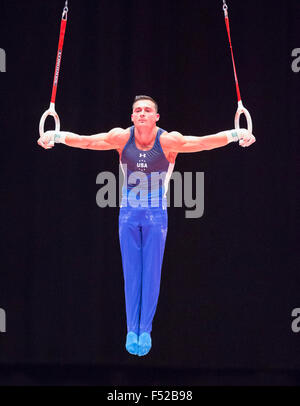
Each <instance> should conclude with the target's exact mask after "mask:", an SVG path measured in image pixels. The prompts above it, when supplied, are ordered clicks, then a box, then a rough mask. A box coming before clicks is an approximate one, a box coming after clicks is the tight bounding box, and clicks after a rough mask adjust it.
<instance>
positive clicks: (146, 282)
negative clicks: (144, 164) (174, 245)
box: [138, 208, 168, 356]
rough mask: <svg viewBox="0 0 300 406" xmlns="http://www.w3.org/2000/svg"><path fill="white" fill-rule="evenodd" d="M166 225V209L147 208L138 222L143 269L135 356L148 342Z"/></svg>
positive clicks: (147, 350)
mask: <svg viewBox="0 0 300 406" xmlns="http://www.w3.org/2000/svg"><path fill="white" fill-rule="evenodd" d="M167 228H168V216H167V210H163V209H159V208H155V209H153V208H152V209H147V212H146V214H145V216H144V220H143V223H142V257H143V272H142V303H141V317H140V329H139V330H140V331H139V353H138V355H139V356H142V355H146V354H147V353H148V352H149V351H150V349H151V345H152V342H151V335H150V333H151V330H152V321H153V318H154V315H155V312H156V307H157V302H158V296H159V290H160V280H161V268H162V263H163V255H164V249H165V242H166V237H167Z"/></svg>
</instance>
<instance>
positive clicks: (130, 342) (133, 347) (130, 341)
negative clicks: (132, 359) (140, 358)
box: [126, 331, 138, 355]
mask: <svg viewBox="0 0 300 406" xmlns="http://www.w3.org/2000/svg"><path fill="white" fill-rule="evenodd" d="M126 350H127V351H128V352H129V353H130V354H133V355H137V353H138V336H137V335H136V334H135V333H133V332H132V331H130V332H129V333H128V334H127V337H126Z"/></svg>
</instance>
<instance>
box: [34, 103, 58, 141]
mask: <svg viewBox="0 0 300 406" xmlns="http://www.w3.org/2000/svg"><path fill="white" fill-rule="evenodd" d="M48 116H52V117H53V118H54V121H55V131H57V132H58V131H60V120H59V117H58V114H57V113H56V111H55V106H54V104H53V103H50V107H49V109H48V110H46V111H45V113H44V114H43V115H42V117H41V119H40V126H39V131H40V137H41V136H42V135H44V134H45V131H44V127H45V121H46V118H47V117H48Z"/></svg>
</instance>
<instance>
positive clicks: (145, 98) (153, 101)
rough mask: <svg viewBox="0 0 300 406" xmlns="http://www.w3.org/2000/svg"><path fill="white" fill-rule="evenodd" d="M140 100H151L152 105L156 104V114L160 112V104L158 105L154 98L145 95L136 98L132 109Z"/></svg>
mask: <svg viewBox="0 0 300 406" xmlns="http://www.w3.org/2000/svg"><path fill="white" fill-rule="evenodd" d="M139 100H150V101H152V103H154V105H155V109H156V112H158V104H157V102H156V101H155V100H154V99H153V98H152V97H150V96H145V95H139V96H135V98H134V101H133V104H132V108H133V106H134V104H135V103H136V102H137V101H139Z"/></svg>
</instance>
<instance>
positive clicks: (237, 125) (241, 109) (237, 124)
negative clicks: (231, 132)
mask: <svg viewBox="0 0 300 406" xmlns="http://www.w3.org/2000/svg"><path fill="white" fill-rule="evenodd" d="M242 114H245V117H246V120H247V129H248V131H249V132H250V134H252V130H253V126H252V119H251V116H250V113H249V111H248V110H247V109H246V108H245V107H244V106H243V104H242V102H239V103H238V109H237V111H236V113H235V117H234V128H235V129H236V130H238V129H239V128H240V118H241V115H242Z"/></svg>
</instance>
